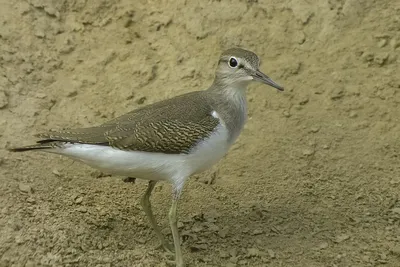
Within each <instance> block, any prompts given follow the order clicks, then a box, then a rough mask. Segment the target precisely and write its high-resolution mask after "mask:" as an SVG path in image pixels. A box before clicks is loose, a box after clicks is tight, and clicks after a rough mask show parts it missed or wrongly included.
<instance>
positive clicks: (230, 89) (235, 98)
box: [208, 82, 248, 143]
mask: <svg viewBox="0 0 400 267" xmlns="http://www.w3.org/2000/svg"><path fill="white" fill-rule="evenodd" d="M247 85H248V83H243V82H242V83H232V84H218V83H215V82H214V84H213V85H212V86H211V87H210V88H209V89H208V91H210V93H211V96H212V102H213V106H214V109H215V111H216V112H217V113H218V114H219V116H221V119H222V120H223V122H224V123H225V125H226V127H227V128H228V130H229V133H230V138H229V139H230V140H229V141H230V142H232V143H233V142H234V141H235V140H236V138H237V137H238V136H239V134H240V132H241V130H242V129H243V126H244V124H245V122H246V120H247V101H246V88H247Z"/></svg>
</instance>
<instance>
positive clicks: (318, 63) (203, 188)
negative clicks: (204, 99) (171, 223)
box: [0, 0, 400, 267]
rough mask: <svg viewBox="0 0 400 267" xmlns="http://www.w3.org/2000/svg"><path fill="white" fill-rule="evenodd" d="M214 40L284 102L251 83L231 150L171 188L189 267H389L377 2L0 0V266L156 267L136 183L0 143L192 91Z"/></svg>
mask: <svg viewBox="0 0 400 267" xmlns="http://www.w3.org/2000/svg"><path fill="white" fill-rule="evenodd" d="M231 46H242V47H244V48H248V49H250V50H253V51H254V52H256V53H257V54H258V55H259V56H260V58H261V59H262V66H261V69H262V70H263V71H264V72H265V73H267V74H268V75H270V76H271V77H272V78H273V79H274V80H276V81H277V82H278V83H280V84H282V85H284V86H285V89H286V91H285V92H284V93H278V92H276V90H273V89H271V88H269V87H265V86H263V85H252V86H251V87H250V88H249V90H248V101H249V121H248V123H247V125H246V127H245V129H244V131H243V133H242V135H241V137H240V138H239V140H238V142H237V143H236V144H235V145H234V147H233V148H232V150H231V151H230V153H229V154H228V155H227V156H226V158H225V159H224V160H222V161H221V162H220V163H219V164H218V165H216V166H215V167H214V168H213V169H212V170H210V171H208V172H205V173H203V174H201V175H198V176H195V177H193V178H192V179H191V180H190V181H189V182H188V183H187V184H186V186H185V190H184V194H183V197H182V200H181V202H180V206H179V216H180V231H181V233H182V239H183V250H184V257H185V260H186V262H187V263H188V266H226V267H233V266H271V267H275V266H298V267H304V266H308V267H314V266H315V267H317V266H318V267H319V266H326V267H345V266H352V267H364V266H380V265H382V266H393V267H395V266H396V267H397V266H400V202H399V195H400V162H399V161H400V124H399V122H400V108H399V104H400V75H399V71H400V68H399V63H400V2H399V1H393V0H380V1H360V0H321V1H304V0H299V1H298V0H292V1H278V0H271V1H266V0H264V1H263V0H259V1H250V0H248V1H161V0H155V1H144V0H141V1H136V0H135V1H129V0H109V1H99V0H86V1H85V0H74V1H66V0H58V1H51V0H29V1H22V0H19V1H16V0H10V1H6V0H0V148H1V149H0V203H1V204H0V266H27V267H28V266H29V267H33V266H97V267H100V266H104V267H105V266H110V267H111V266H166V265H167V264H166V263H165V261H166V259H168V258H169V256H168V255H166V254H165V253H164V252H163V251H162V250H159V249H156V248H155V247H156V246H157V244H158V240H157V238H156V237H155V235H154V233H153V231H152V230H151V228H150V227H149V224H148V223H147V220H146V218H145V216H144V212H143V211H142V208H141V206H140V197H141V195H142V194H143V192H144V190H145V187H146V184H145V183H144V182H137V183H135V184H133V183H124V182H123V181H122V177H108V176H105V177H104V175H102V174H100V173H99V172H97V171H94V170H93V169H91V168H89V167H86V166H84V165H82V164H80V163H78V162H73V161H72V160H69V159H66V158H62V157H59V156H55V155H48V154H42V153H25V154H12V153H9V152H7V151H6V150H5V149H4V148H5V147H8V146H11V145H18V144H23V145H26V144H30V143H31V142H34V141H35V139H34V138H33V137H31V136H32V134H34V133H37V132H41V131H43V130H47V129H49V128H50V129H51V128H54V129H59V128H63V127H83V126H89V125H94V124H98V123H101V122H104V121H106V120H108V119H111V118H113V117H115V116H117V115H120V114H123V113H125V112H128V111H130V110H132V109H134V108H137V107H140V106H143V105H146V104H149V103H152V102H155V101H159V100H162V99H165V98H168V97H171V96H174V95H178V94H181V93H184V92H188V91H193V90H201V89H205V88H206V87H207V86H208V85H209V84H210V83H211V81H212V79H213V74H214V69H215V66H216V63H217V59H218V57H219V54H220V52H221V51H222V50H224V49H226V48H228V47H231ZM155 191H156V192H154V195H153V197H152V201H153V205H154V210H155V212H156V215H157V218H158V219H159V222H160V224H162V228H163V230H164V232H165V234H167V235H168V237H169V238H171V236H170V232H169V227H168V221H167V212H168V208H169V204H170V186H169V185H168V184H159V185H158V186H157V188H156V190H155Z"/></svg>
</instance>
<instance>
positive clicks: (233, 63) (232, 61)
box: [228, 57, 238, 68]
mask: <svg viewBox="0 0 400 267" xmlns="http://www.w3.org/2000/svg"><path fill="white" fill-rule="evenodd" d="M228 64H229V67H231V68H236V67H237V66H238V62H237V59H236V58H234V57H231V58H230V59H229V63H228Z"/></svg>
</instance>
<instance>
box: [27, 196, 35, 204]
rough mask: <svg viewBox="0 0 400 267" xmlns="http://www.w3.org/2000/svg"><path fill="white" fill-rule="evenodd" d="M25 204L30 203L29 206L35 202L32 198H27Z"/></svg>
mask: <svg viewBox="0 0 400 267" xmlns="http://www.w3.org/2000/svg"><path fill="white" fill-rule="evenodd" d="M26 202H28V203H30V204H35V203H36V200H35V199H34V198H31V197H28V198H27V199H26Z"/></svg>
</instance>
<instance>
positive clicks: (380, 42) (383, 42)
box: [378, 39, 387, 48]
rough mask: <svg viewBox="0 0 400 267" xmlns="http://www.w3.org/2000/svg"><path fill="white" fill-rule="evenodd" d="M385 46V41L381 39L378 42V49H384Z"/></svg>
mask: <svg viewBox="0 0 400 267" xmlns="http://www.w3.org/2000/svg"><path fill="white" fill-rule="evenodd" d="M386 44H387V40H386V39H381V40H380V41H379V42H378V47H380V48H382V47H385V46H386Z"/></svg>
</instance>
